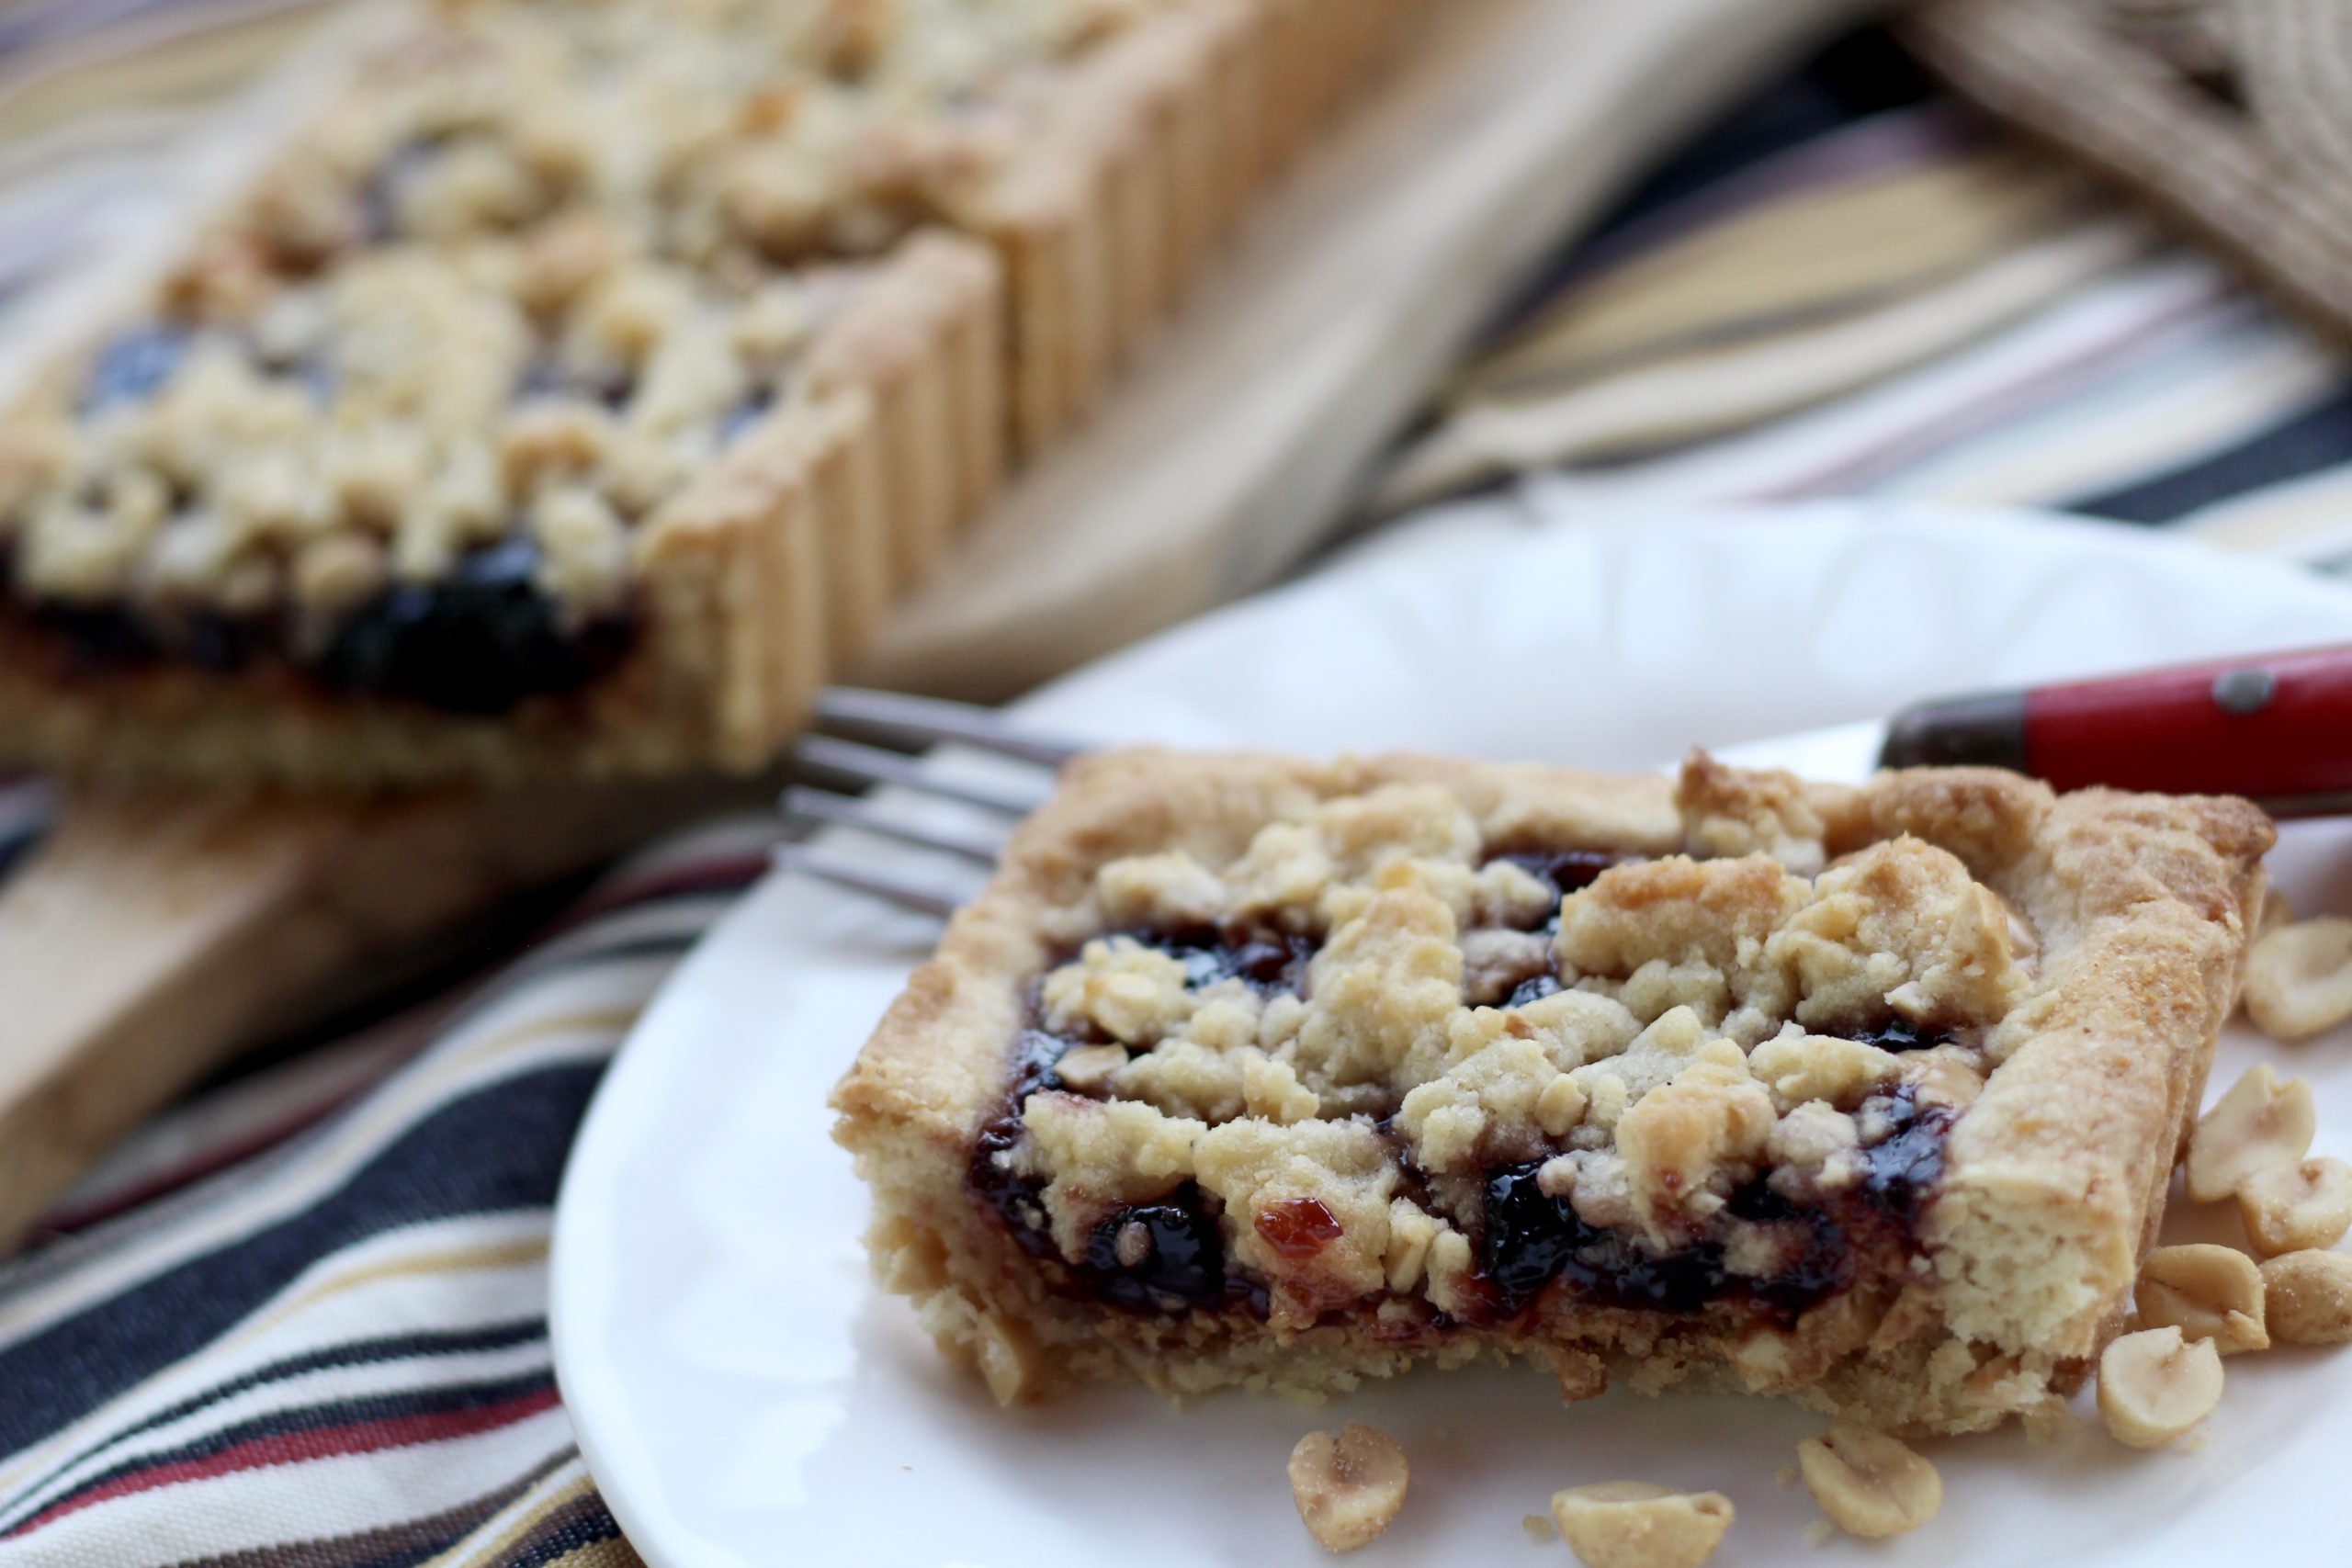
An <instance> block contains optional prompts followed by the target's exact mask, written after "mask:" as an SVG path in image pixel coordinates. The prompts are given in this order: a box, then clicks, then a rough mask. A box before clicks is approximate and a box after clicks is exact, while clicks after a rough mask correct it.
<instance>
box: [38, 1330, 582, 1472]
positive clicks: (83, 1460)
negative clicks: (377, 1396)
mask: <svg viewBox="0 0 2352 1568" xmlns="http://www.w3.org/2000/svg"><path fill="white" fill-rule="evenodd" d="M547 1332H548V1320H547V1319H546V1318H544V1317H528V1318H521V1319H518V1320H516V1321H515V1322H513V1323H502V1324H493V1325H490V1326H488V1327H486V1328H476V1329H469V1330H465V1331H462V1332H457V1333H448V1334H388V1335H382V1336H379V1337H376V1338H372V1339H351V1340H346V1341H345V1342H344V1343H342V1344H340V1345H327V1346H322V1347H320V1348H318V1349H315V1350H310V1351H306V1352H304V1353H303V1354H301V1355H300V1356H288V1357H286V1358H285V1359H281V1360H277V1361H272V1362H270V1363H268V1364H267V1365H266V1366H260V1367H255V1368H254V1369H253V1371H248V1372H243V1373H240V1374H239V1375H238V1376H236V1377H233V1378H230V1379H228V1380H227V1381H225V1382H220V1383H217V1384H215V1385H213V1386H212V1387H211V1388H209V1389H207V1390H205V1391H204V1392H203V1393H198V1394H192V1395H190V1396H189V1397H187V1399H183V1400H181V1401H179V1402H178V1403H177V1404H172V1405H168V1406H166V1407H165V1408H164V1409H162V1410H158V1411H157V1412H155V1414H153V1416H148V1417H147V1418H146V1419H145V1420H143V1421H140V1422H137V1423H135V1424H134V1425H132V1426H129V1427H123V1428H122V1429H121V1430H119V1431H115V1432H109V1433H107V1435H106V1436H105V1437H104V1438H100V1439H99V1440H98V1441H96V1442H95V1443H93V1444H91V1445H90V1446H89V1447H88V1448H85V1449H84V1450H81V1451H80V1452H78V1453H76V1454H74V1455H73V1456H72V1457H70V1458H68V1459H64V1460H62V1461H59V1462H58V1463H56V1464H54V1465H52V1466H51V1467H50V1469H49V1470H48V1471H46V1472H43V1473H42V1474H41V1475H40V1476H39V1477H38V1478H36V1479H35V1480H33V1481H30V1482H28V1483H26V1484H25V1485H24V1486H22V1487H20V1488H18V1490H17V1497H19V1498H23V1497H31V1496H38V1495H40V1494H41V1493H42V1492H43V1491H44V1490H45V1489H47V1488H48V1487H50V1486H51V1485H53V1484H55V1483H56V1481H57V1478H58V1477H59V1476H61V1475H63V1474H65V1473H66V1472H69V1471H71V1470H74V1468H76V1467H77V1466H80V1465H85V1464H87V1463H89V1462H90V1461H92V1460H94V1459H96V1458H97V1457H98V1456H99V1455H100V1454H102V1453H104V1452H106V1451H107V1450H108V1449H110V1448H113V1447H115V1446H116V1445H118V1444H119V1443H124V1442H128V1441H130V1439H131V1438H137V1437H140V1436H142V1435H143V1434H145V1433H148V1432H153V1431H156V1430H159V1429H160V1428H162V1427H167V1426H169V1425H171V1424H172V1423H173V1422H175V1421H179V1420H184V1419H186V1418H187V1416H193V1415H195V1414H197V1413H198V1411H200V1410H203V1409H204V1408H205V1407H206V1406H208V1405H212V1404H220V1402H221V1401H222V1400H225V1399H231V1398H233V1397H235V1396H236V1395H238V1394H241V1393H248V1392H250V1391H251V1390H254V1389H256V1388H261V1387H264V1386H266V1384H269V1383H273V1382H283V1381H285V1380H286V1379H288V1378H294V1377H300V1376H302V1375H303V1374H305V1373H307V1372H316V1371H328V1370H330V1369H341V1368H345V1367H364V1366H370V1365H374V1364H377V1363H379V1362H383V1361H401V1360H408V1359H413V1358H415V1357H420V1356H458V1355H465V1354H468V1353H470V1352H476V1351H481V1350H503V1349H507V1348H510V1347H513V1346H516V1345H526V1344H529V1343H532V1342H533V1341H536V1340H541V1339H545V1338H546V1337H547ZM9 1506H10V1507H11V1508H13V1507H14V1506H15V1505H14V1504H13V1503H11V1504H10V1505H9Z"/></svg>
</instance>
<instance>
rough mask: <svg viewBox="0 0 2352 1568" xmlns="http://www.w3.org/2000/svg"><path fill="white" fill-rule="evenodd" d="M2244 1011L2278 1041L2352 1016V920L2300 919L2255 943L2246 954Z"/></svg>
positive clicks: (2330, 1026) (2330, 917)
mask: <svg viewBox="0 0 2352 1568" xmlns="http://www.w3.org/2000/svg"><path fill="white" fill-rule="evenodd" d="M2245 1010H2246V1014H2247V1016H2248V1017H2250V1018H2252V1019H2253V1020H2254V1021H2255V1026H2256V1028H2258V1029H2260V1030H2261V1031H2262V1032H2264V1033H2265V1034H2267V1035H2269V1036H2271V1037H2272V1038H2273V1039H2278V1040H2301V1039H2304V1038H2306V1037H2308V1036H2310V1035H2313V1034H2318V1033H2320V1032H2323V1031H2325V1030H2329V1029H2333V1028H2335V1026H2336V1025H2337V1024H2339V1023H2341V1022H2343V1021H2345V1020H2346V1019H2347V1018H2352V919H2345V918H2344V917H2343V916H2341V915H2323V916H2321V917H2320V918H2318V919H2311V920H2297V921H2294V922H2293V923H2291V924H2289V925H2283V926H2280V927H2278V929H2277V930H2275V931H2270V932H2269V933H2267V935H2265V936H2263V937H2262V938H2261V939H2260V940H2258V941H2257V942H2255V944H2254V946H2253V948H2252V949H2251V950H2250V951H2249V952H2248V953H2246V960H2245Z"/></svg>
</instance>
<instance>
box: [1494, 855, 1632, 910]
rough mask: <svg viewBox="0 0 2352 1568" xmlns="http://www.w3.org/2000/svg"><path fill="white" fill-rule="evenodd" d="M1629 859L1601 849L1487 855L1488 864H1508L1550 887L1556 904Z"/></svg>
mask: <svg viewBox="0 0 2352 1568" xmlns="http://www.w3.org/2000/svg"><path fill="white" fill-rule="evenodd" d="M1630 858H1631V857H1629V856H1626V855H1618V854H1611V853H1609V852H1606V851H1603V850H1512V851H1509V852H1505V853H1502V854H1498V855H1493V856H1490V857H1489V858H1488V860H1487V864H1489V865H1491V864H1493V863H1495V862H1496V861H1498V860H1503V861H1509V862H1510V863H1511V864H1513V865H1515V866H1517V867H1519V868H1520V869H1521V871H1524V872H1526V873H1527V874H1530V875H1531V876H1532V877H1534V878H1535V880H1537V881H1538V882H1542V883H1546V884H1549V885H1550V886H1551V888H1552V892H1553V896H1554V900H1555V902H1556V901H1557V900H1559V899H1561V898H1565V897H1567V896H1568V895H1569V894H1571V893H1574V892H1576V891H1577V890H1578V889H1580V888H1585V887H1589V886H1592V883H1593V879H1594V878H1596V877H1598V876H1599V875H1600V874H1601V873H1602V872H1604V871H1607V870H1608V869H1609V868H1610V867H1611V866H1612V865H1624V864H1626V863H1628V861H1629V860H1630Z"/></svg>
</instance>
